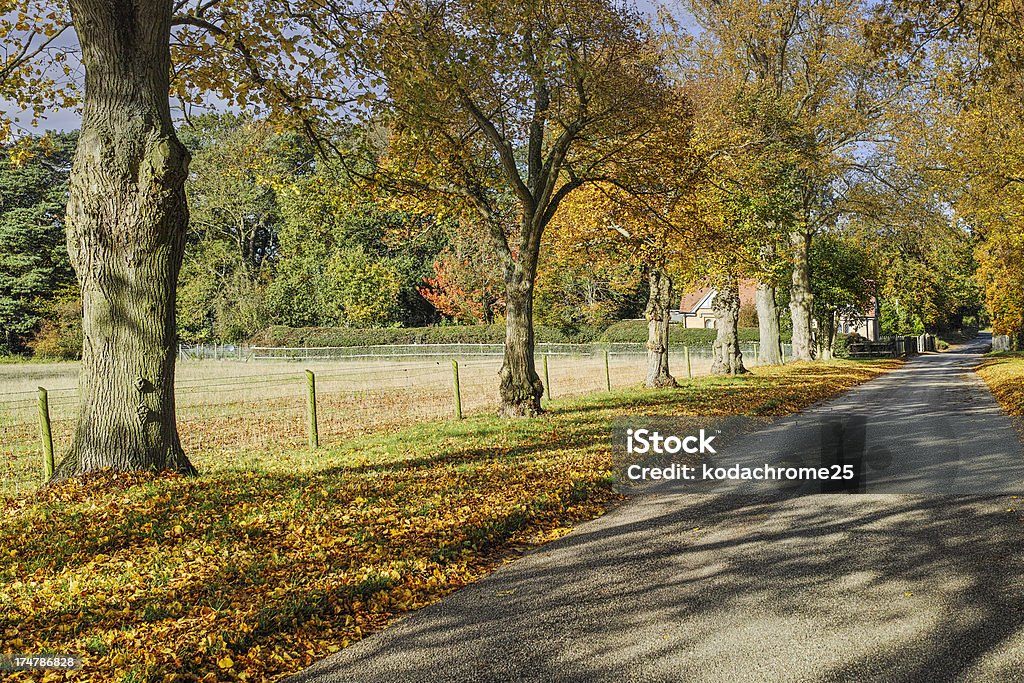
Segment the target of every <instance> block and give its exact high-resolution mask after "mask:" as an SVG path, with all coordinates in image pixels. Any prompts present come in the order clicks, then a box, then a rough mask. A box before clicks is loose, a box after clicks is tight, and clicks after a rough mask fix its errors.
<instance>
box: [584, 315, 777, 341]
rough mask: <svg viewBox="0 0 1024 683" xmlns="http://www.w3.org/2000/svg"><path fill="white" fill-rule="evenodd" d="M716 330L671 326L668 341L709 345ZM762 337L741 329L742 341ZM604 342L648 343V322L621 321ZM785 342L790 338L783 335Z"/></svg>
mask: <svg viewBox="0 0 1024 683" xmlns="http://www.w3.org/2000/svg"><path fill="white" fill-rule="evenodd" d="M716 335H717V331H716V330H703V329H687V328H685V327H683V326H682V325H671V326H669V329H668V340H669V343H671V344H689V345H692V346H699V345H708V344H711V343H712V342H713V341H715V336H716ZM759 339H760V336H759V334H758V329H757V328H756V327H741V328H740V341H758V340H759ZM599 340H600V341H603V342H610V343H616V342H633V343H638V344H642V343H644V342H646V341H647V321H646V320H620V321H619V322H617V323H615V324H614V325H611V326H610V327H609V328H608V329H606V330H605V331H604V333H603V334H602V335H601V336H600V337H599ZM783 340H784V341H787V342H788V341H789V336H788V335H786V334H783Z"/></svg>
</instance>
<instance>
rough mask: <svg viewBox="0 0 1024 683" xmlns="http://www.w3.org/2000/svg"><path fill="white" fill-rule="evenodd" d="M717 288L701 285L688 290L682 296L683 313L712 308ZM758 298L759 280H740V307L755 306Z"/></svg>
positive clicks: (680, 304) (680, 302)
mask: <svg viewBox="0 0 1024 683" xmlns="http://www.w3.org/2000/svg"><path fill="white" fill-rule="evenodd" d="M715 294H716V290H715V289H714V288H713V287H701V288H699V289H695V290H693V291H690V292H686V293H684V294H683V296H682V297H681V298H680V301H679V310H680V311H682V312H683V313H696V312H697V311H699V310H701V309H710V308H711V305H712V303H713V302H714V299H715ZM756 300H757V282H756V281H755V280H740V307H743V306H753V305H755V302H756Z"/></svg>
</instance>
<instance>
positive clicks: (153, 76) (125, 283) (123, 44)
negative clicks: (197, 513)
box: [55, 0, 195, 478]
mask: <svg viewBox="0 0 1024 683" xmlns="http://www.w3.org/2000/svg"><path fill="white" fill-rule="evenodd" d="M71 12H72V18H73V21H74V27H75V30H76V32H77V34H78V40H79V42H80V44H81V47H82V60H83V63H84V65H85V70H86V78H85V101H84V109H83V117H82V131H81V134H80V137H79V143H78V150H77V154H76V156H75V162H74V167H73V169H72V173H71V184H70V196H69V201H68V208H67V240H68V252H69V254H70V256H71V262H72V264H73V265H74V267H75V271H76V273H77V275H78V283H79V285H80V286H81V291H82V301H83V308H84V313H83V337H84V339H83V347H82V370H81V375H80V399H81V405H80V408H79V416H78V426H77V428H76V431H75V436H74V441H73V443H72V446H71V450H70V452H69V453H68V454H67V455H66V456H65V457H64V459H63V460H62V462H61V463H60V465H59V466H58V468H57V472H56V473H55V477H56V478H65V477H69V476H74V475H78V474H83V473H86V472H90V471H94V470H98V469H103V468H111V469H113V470H117V471H129V470H142V469H152V470H173V471H177V472H182V473H188V474H192V473H194V472H195V469H194V468H193V466H192V464H191V463H190V462H189V460H188V458H187V457H186V456H185V454H184V452H183V451H182V448H181V444H180V441H179V438H178V432H177V426H176V420H175V406H174V362H175V355H176V345H177V342H176V330H175V327H176V326H175V296H176V289H177V282H178V272H179V270H180V267H181V260H182V254H183V251H184V245H185V231H186V229H187V226H188V208H187V205H186V201H185V178H186V175H187V173H188V161H189V156H188V152H187V151H186V150H185V148H184V147H183V146H182V145H181V143H180V142H179V141H178V139H177V137H176V136H175V134H174V128H173V125H172V123H171V116H170V106H169V101H168V90H169V78H170V52H169V41H170V26H171V12H172V3H171V2H170V1H169V0H152V1H150V2H138V1H137V0H136V1H129V0H114V1H111V0H72V2H71Z"/></svg>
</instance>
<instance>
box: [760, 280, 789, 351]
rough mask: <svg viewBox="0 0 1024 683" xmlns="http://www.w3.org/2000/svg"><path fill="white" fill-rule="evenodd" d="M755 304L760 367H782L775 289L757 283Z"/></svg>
mask: <svg viewBox="0 0 1024 683" xmlns="http://www.w3.org/2000/svg"><path fill="white" fill-rule="evenodd" d="M756 304H757V327H758V338H759V339H760V345H759V348H758V351H759V352H760V353H759V360H760V362H761V365H782V364H783V359H782V332H781V329H780V326H779V305H778V299H777V298H776V294H775V287H773V286H771V285H767V284H764V283H763V282H758V283H757V293H756Z"/></svg>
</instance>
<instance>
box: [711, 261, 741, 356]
mask: <svg viewBox="0 0 1024 683" xmlns="http://www.w3.org/2000/svg"><path fill="white" fill-rule="evenodd" d="M711 308H712V310H713V311H714V313H715V322H716V328H717V330H718V334H717V336H716V337H715V342H714V345H713V346H712V352H713V355H714V360H713V361H712V364H711V374H713V375H741V374H743V373H745V372H746V371H747V369H746V368H745V367H743V353H742V352H741V351H740V326H739V321H740V288H739V282H738V281H737V280H736V278H732V277H730V278H728V279H727V280H726V281H724V282H723V283H722V284H721V286H720V287H718V288H717V290H716V292H715V300H714V303H713V304H712V307H711Z"/></svg>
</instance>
